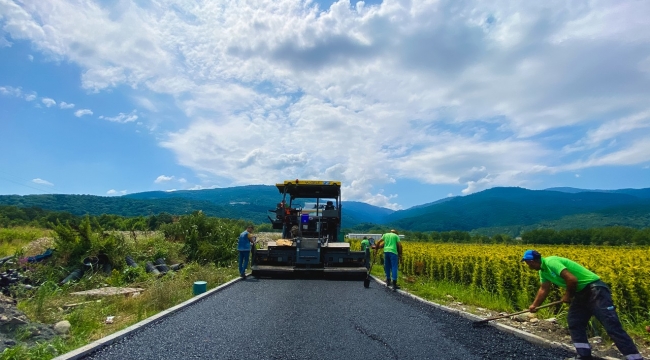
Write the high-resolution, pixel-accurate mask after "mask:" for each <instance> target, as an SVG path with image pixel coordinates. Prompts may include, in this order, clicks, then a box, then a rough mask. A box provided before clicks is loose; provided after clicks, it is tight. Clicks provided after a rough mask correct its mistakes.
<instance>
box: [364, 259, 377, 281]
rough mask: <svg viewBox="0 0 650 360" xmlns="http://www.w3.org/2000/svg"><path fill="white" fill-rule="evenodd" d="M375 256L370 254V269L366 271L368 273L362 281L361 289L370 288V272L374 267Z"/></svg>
mask: <svg viewBox="0 0 650 360" xmlns="http://www.w3.org/2000/svg"><path fill="white" fill-rule="evenodd" d="M375 255H376V254H374V253H373V254H372V262H371V263H370V268H369V269H368V273H367V274H366V278H365V279H364V280H363V287H364V288H366V289H367V288H369V287H370V270H372V266H373V265H375Z"/></svg>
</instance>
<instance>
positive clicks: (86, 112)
mask: <svg viewBox="0 0 650 360" xmlns="http://www.w3.org/2000/svg"><path fill="white" fill-rule="evenodd" d="M92 114H93V112H92V110H89V109H79V110H77V111H75V112H74V116H76V117H82V116H84V115H92Z"/></svg>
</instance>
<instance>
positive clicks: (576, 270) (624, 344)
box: [521, 250, 643, 360]
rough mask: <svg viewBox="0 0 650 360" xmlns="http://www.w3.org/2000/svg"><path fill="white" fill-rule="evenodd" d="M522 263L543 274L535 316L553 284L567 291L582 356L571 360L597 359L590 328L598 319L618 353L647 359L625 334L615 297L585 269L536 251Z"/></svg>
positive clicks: (573, 333)
mask: <svg viewBox="0 0 650 360" xmlns="http://www.w3.org/2000/svg"><path fill="white" fill-rule="evenodd" d="M521 261H524V262H525V263H526V265H528V267H529V268H531V269H533V270H538V271H539V278H540V282H541V286H540V287H539V290H538V291H537V296H535V300H534V301H533V303H532V305H530V307H529V308H528V310H529V311H530V312H535V311H536V308H537V307H538V306H540V305H541V304H542V303H543V302H544V300H545V299H546V296H548V294H549V292H550V290H551V283H553V284H555V285H557V286H559V287H562V288H564V289H566V292H565V293H564V297H562V301H563V302H565V303H568V304H571V305H570V306H569V313H568V314H567V322H568V324H569V333H570V334H571V341H573V346H575V348H576V352H577V353H578V355H577V356H576V357H574V358H570V359H593V357H592V356H591V346H590V345H589V341H588V340H587V324H588V323H589V319H591V317H592V316H595V317H596V319H598V321H600V323H601V324H603V327H605V330H606V331H607V334H608V335H609V336H610V337H611V338H612V340H614V344H616V347H617V348H618V350H619V351H620V352H621V353H622V354H623V355H625V359H626V360H642V359H643V357H642V356H641V354H640V353H639V350H638V349H637V348H636V345H634V342H633V341H632V339H631V338H630V336H629V335H628V334H627V333H626V332H625V330H623V326H622V325H621V321H620V320H619V319H618V315H617V314H616V307H615V306H614V303H613V302H612V293H611V292H610V291H609V287H608V286H607V284H605V283H604V282H602V281H601V280H600V277H599V276H598V275H596V274H594V273H593V272H591V271H589V270H587V269H586V268H585V267H583V266H582V265H580V264H578V263H576V262H573V261H571V260H569V259H566V258H563V257H559V256H549V257H545V258H543V257H542V255H541V254H540V253H539V252H537V251H535V250H527V251H526V252H525V253H524V256H523V258H522V259H521Z"/></svg>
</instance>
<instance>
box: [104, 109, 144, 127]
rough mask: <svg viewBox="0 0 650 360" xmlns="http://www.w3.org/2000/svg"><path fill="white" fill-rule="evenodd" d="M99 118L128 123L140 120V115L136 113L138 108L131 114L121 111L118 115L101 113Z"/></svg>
mask: <svg viewBox="0 0 650 360" xmlns="http://www.w3.org/2000/svg"><path fill="white" fill-rule="evenodd" d="M99 118H100V119H103V120H108V121H112V122H117V123H121V124H126V123H129V122H133V121H136V120H138V115H136V110H133V111H131V112H130V113H129V114H125V113H119V114H118V115H117V116H113V117H108V116H103V115H101V116H100V117H99Z"/></svg>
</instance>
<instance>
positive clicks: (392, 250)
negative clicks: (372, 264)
mask: <svg viewBox="0 0 650 360" xmlns="http://www.w3.org/2000/svg"><path fill="white" fill-rule="evenodd" d="M379 249H384V272H385V273H386V286H391V285H392V286H393V290H397V289H399V286H397V265H398V263H399V261H402V243H400V239H399V234H398V233H397V231H396V230H391V231H390V232H387V233H385V234H384V235H382V236H381V239H379V241H377V244H375V252H377V250H379ZM391 275H392V279H393V281H392V282H391Z"/></svg>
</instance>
